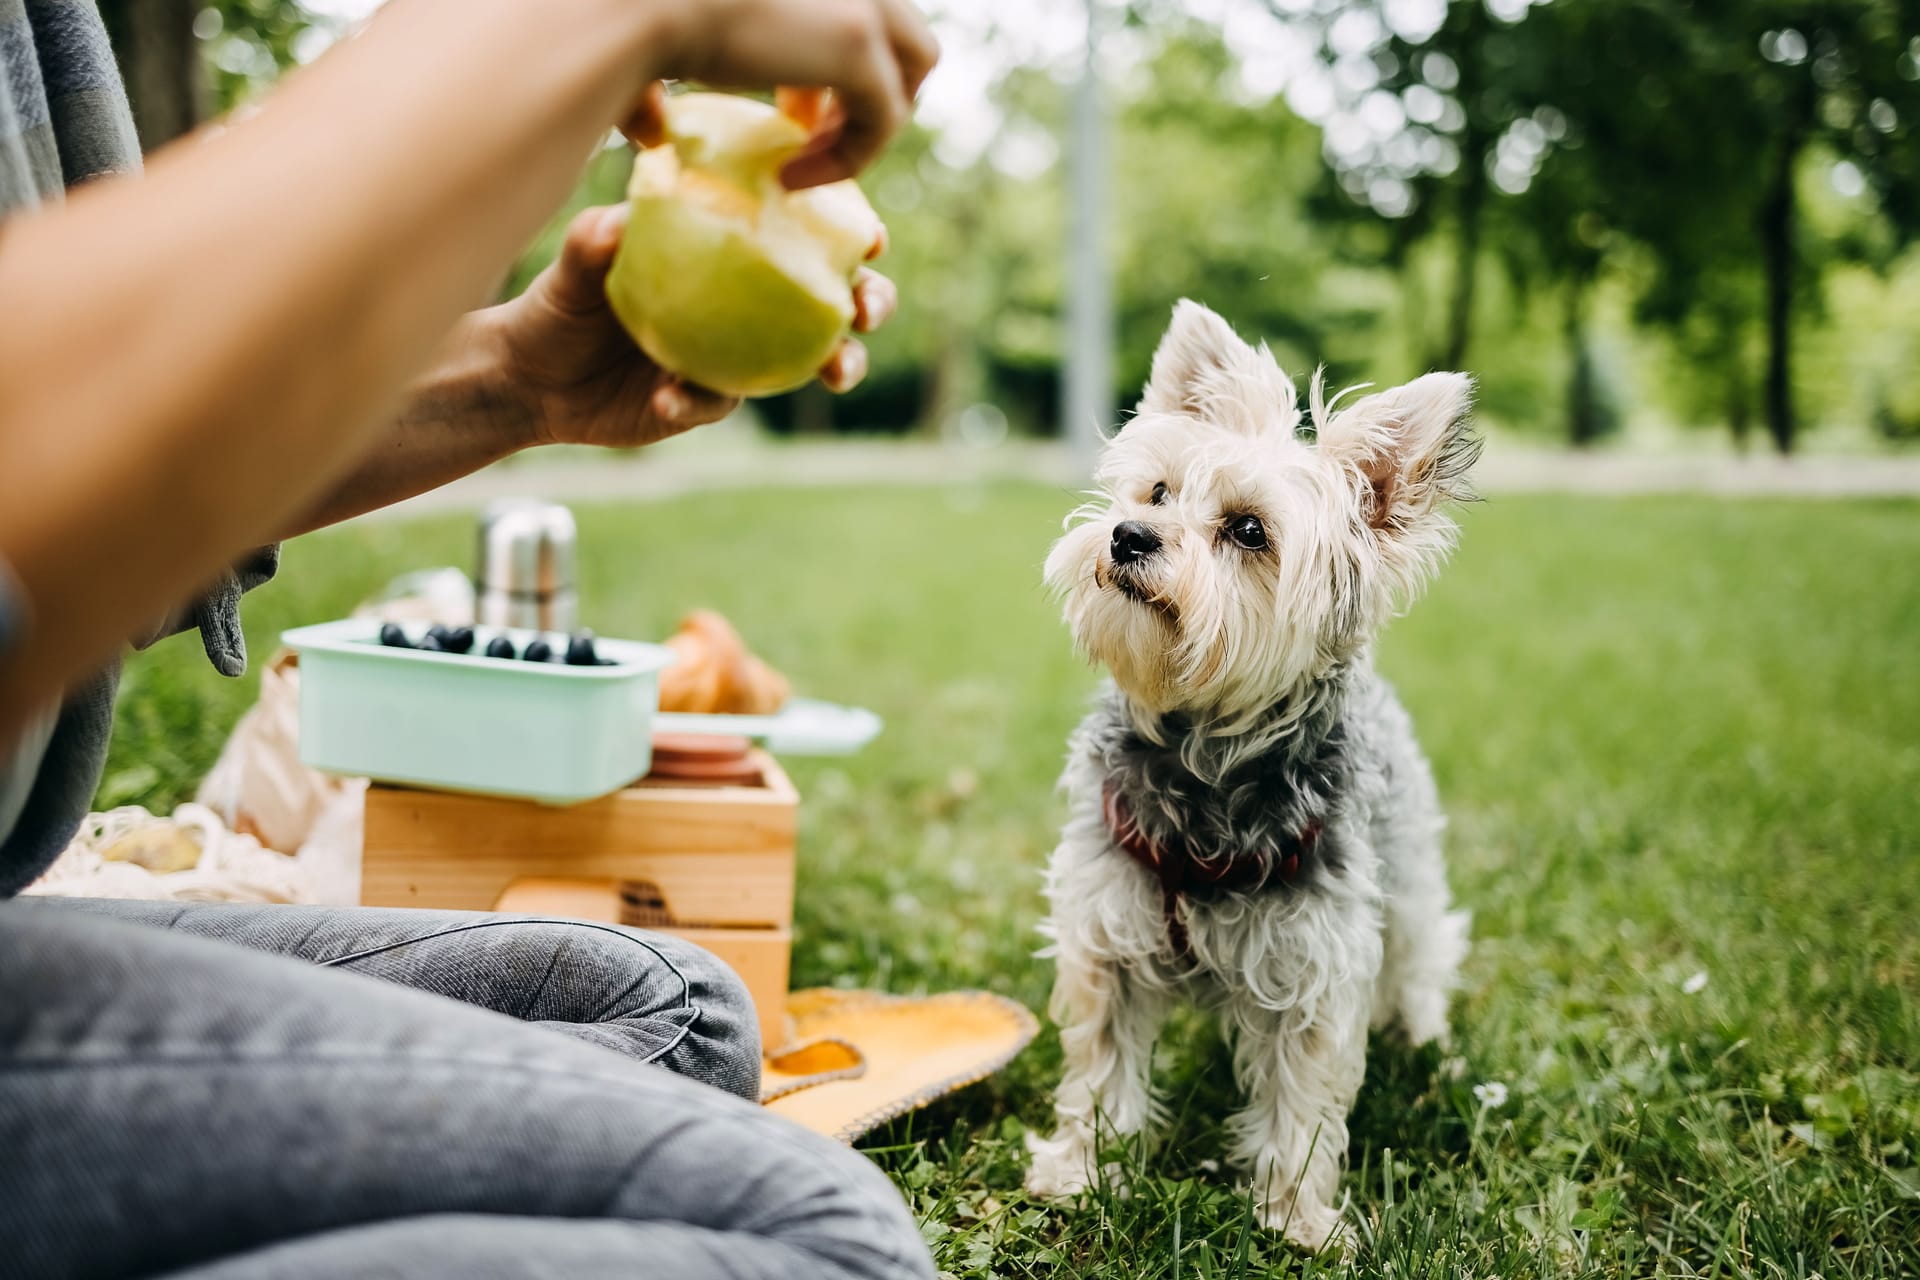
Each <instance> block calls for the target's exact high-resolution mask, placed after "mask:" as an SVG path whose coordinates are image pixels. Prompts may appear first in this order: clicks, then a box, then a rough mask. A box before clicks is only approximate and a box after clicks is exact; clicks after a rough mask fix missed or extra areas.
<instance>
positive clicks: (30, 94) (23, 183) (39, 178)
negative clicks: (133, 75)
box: [0, 0, 140, 214]
mask: <svg viewBox="0 0 1920 1280" xmlns="http://www.w3.org/2000/svg"><path fill="white" fill-rule="evenodd" d="M0 79H4V81H5V84H4V85H0V89H4V92H0V214H5V213H8V212H11V211H12V210H15V209H19V208H31V207H32V206H34V205H37V204H42V203H45V202H48V201H57V200H59V199H60V198H61V194H62V193H63V192H64V191H65V190H66V188H68V187H71V186H75V185H77V184H79V183H82V182H86V181H89V180H90V179H93V178H98V177H102V176H105V175H107V174H113V173H128V172H132V171H135V170H138V169H139V168H140V141H139V138H138V137H137V136H136V135H135V133H134V129H133V113H132V111H130V110H129V109H128V107H127V95H126V91H125V90H124V89H123V88H122V87H121V84H120V72H119V68H118V67H117V66H116V65H115V63H114V60H113V48H112V46H111V45H110V44H109V43H108V41H107V31H106V27H105V26H103V25H102V24H101V22H100V14H99V12H98V10H97V9H96V8H95V7H94V3H93V0H0Z"/></svg>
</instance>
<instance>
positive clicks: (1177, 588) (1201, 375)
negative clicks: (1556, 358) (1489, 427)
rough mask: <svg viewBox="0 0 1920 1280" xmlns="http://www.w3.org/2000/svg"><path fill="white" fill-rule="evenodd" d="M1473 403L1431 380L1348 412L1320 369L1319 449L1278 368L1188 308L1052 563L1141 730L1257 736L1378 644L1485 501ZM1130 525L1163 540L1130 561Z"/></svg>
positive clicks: (1451, 381)
mask: <svg viewBox="0 0 1920 1280" xmlns="http://www.w3.org/2000/svg"><path fill="white" fill-rule="evenodd" d="M1469 401H1470V383H1469V381H1468V379H1467V378H1466V377H1464V376H1463V375H1460V374H1429V375H1428V376H1426V377H1424V378H1420V379H1417V380H1415V381H1414V382H1411V383H1408V384H1407V385H1406V386H1403V387H1400V388H1398V389H1396V390H1393V391H1388V392H1385V393H1382V394H1378V395H1372V396H1367V397H1364V398H1362V399H1359V400H1357V401H1355V402H1354V403H1352V404H1350V405H1348V406H1347V407H1346V408H1344V409H1339V410H1338V411H1337V412H1336V411H1335V410H1336V406H1334V405H1329V404H1327V403H1325V401H1324V399H1323V396H1322V391H1321V385H1320V382H1319V379H1318V378H1317V377H1316V379H1315V381H1314V386H1313V395H1312V404H1311V418H1312V424H1313V427H1314V430H1315V435H1316V437H1317V438H1316V439H1315V440H1312V441H1309V440H1305V439H1302V438H1301V436H1300V434H1299V427H1300V409H1299V405H1298V402H1297V395H1296V392H1295V389H1294V384H1293V382H1292V380H1291V379H1289V378H1288V377H1287V375H1286V374H1284V373H1283V372H1281V370H1280V368H1279V366H1278V365H1277V364H1275V363H1274V360H1273V357H1272V356H1271V355H1270V354H1268V352H1267V351H1266V350H1265V349H1264V348H1261V349H1257V350H1256V349H1255V348H1253V347H1251V346H1249V345H1248V344H1246V343H1245V342H1243V341H1241V339H1240V338H1239V337H1238V336H1236V335H1235V334H1234V332H1233V331H1232V329H1230V328H1229V327H1228V326H1227V325H1226V323H1225V322H1224V321H1222V320H1221V319H1220V318H1219V317H1218V316H1216V315H1214V314H1213V313H1212V312H1211V311H1208V310H1207V309H1206V308H1204V307H1201V306H1198V305H1197V304H1194V303H1191V302H1183V303H1181V304H1180V306H1179V307H1178V308H1176V309H1175V312H1174V320H1173V326H1172V328H1171V330H1170V331H1169V332H1168V334H1167V337H1166V339H1165V340H1164V341H1163V342H1162V344H1161V346H1160V349H1159V351H1158V353H1157V354H1156V355H1155V357H1154V364H1153V377H1152V381H1151V382H1150V383H1149V384H1148V387H1147V391H1146V394H1145V396H1144V398H1143V399H1142V401H1141V406H1140V412H1139V413H1138V414H1137V415H1136V416H1135V417H1134V418H1133V420H1132V421H1130V422H1129V423H1128V424H1127V425H1126V427H1125V429H1124V430H1122V431H1121V432H1120V434H1119V435H1118V436H1117V437H1116V438H1115V439H1114V441H1113V442H1112V443H1111V444H1110V445H1109V446H1108V447H1107V450H1106V452H1105V454H1104V455H1103V456H1102V458H1101V461H1100V466H1099V470H1098V472H1097V475H1096V479H1097V482H1098V485H1099V489H1098V492H1097V494H1096V495H1095V496H1094V498H1093V500H1092V501H1090V502H1088V503H1087V504H1086V505H1084V506H1082V507H1081V508H1080V509H1079V510H1078V511H1076V512H1075V513H1074V514H1073V516H1071V517H1069V526H1070V527H1069V529H1068V531H1067V533H1066V535H1065V536H1064V537H1062V538H1061V539H1060V540H1059V542H1058V543H1056V544H1055V546H1054V548H1053V552H1052V554H1051V555H1050V556H1049V557H1048V558H1047V566H1046V578H1047V582H1048V584H1049V585H1050V586H1051V587H1052V588H1053V589H1054V590H1056V591H1057V592H1059V593H1060V595H1061V596H1062V598H1063V600H1064V604H1065V609H1066V615H1067V621H1068V624H1069V625H1070V626H1071V628H1072V630H1073V634H1074V638H1075V640H1076V641H1077V642H1078V643H1079V644H1080V646H1081V647H1082V648H1083V649H1084V650H1085V651H1086V652H1087V654H1088V655H1089V656H1090V657H1091V658H1093V659H1094V660H1095V661H1097V662H1100V663H1102V664H1104V665H1105V666H1106V667H1107V669H1108V670H1109V671H1110V672H1111V673H1112V674H1113V678H1114V681H1115V682H1116V683H1117V684H1118V685H1119V687H1120V688H1121V690H1122V691H1123V692H1124V693H1125V694H1126V695H1127V697H1128V698H1129V699H1130V700H1131V701H1132V703H1133V704H1134V706H1135V707H1136V708H1137V709H1138V711H1139V712H1140V713H1141V715H1142V717H1143V719H1151V718H1153V717H1155V716H1159V715H1164V714H1166V713H1168V712H1172V711H1180V712H1185V713H1187V714H1188V715H1189V716H1191V717H1193V718H1194V719H1195V720H1196V721H1198V722H1199V723H1201V724H1204V725H1206V726H1208V727H1209V728H1210V730H1211V731H1212V732H1214V733H1216V734H1219V735H1232V734H1234V733H1237V732H1241V731H1243V730H1244V729H1246V728H1248V727H1250V726H1251V725H1252V724H1253V723H1254V722H1255V721H1256V720H1258V719H1261V718H1264V717H1265V716H1266V713H1268V712H1269V711H1270V710H1271V709H1272V708H1273V707H1274V706H1275V705H1276V704H1277V703H1280V702H1283V701H1285V700H1287V698H1288V697H1289V695H1290V694H1296V693H1298V692H1299V691H1300V690H1301V689H1302V687H1303V686H1304V685H1306V684H1308V683H1310V682H1312V681H1313V680H1315V679H1318V678H1319V677H1321V676H1323V675H1324V674H1325V673H1326V672H1328V671H1329V670H1331V669H1332V668H1333V667H1334V666H1336V665H1337V664H1338V663H1340V662H1341V661H1343V660H1345V659H1347V658H1350V657H1351V656H1352V655H1353V654H1354V653H1355V652H1357V651H1358V650H1359V649H1360V648H1361V647H1363V646H1364V645H1365V644H1366V643H1367V641H1368V640H1369V639H1370V638H1371V636H1372V635H1373V633H1374V632H1375V630H1377V629H1378V627H1379V626H1380V624H1381V623H1382V622H1384V621H1385V620H1386V618H1387V617H1388V616H1389V615H1390V614H1391V613H1392V612H1393V611H1394V609H1395V608H1396V607H1397V606H1399V605H1403V604H1405V603H1406V602H1408V601H1410V600H1411V599H1412V597H1413V596H1414V595H1415V594H1417V592H1418V591H1419V589H1420V587H1421V586H1422V585H1423V583H1424V582H1425V580H1426V578H1427V576H1428V575H1429V574H1430V573H1431V572H1432V570H1433V569H1434V568H1435V567H1436V566H1437V564H1438V563H1439V561H1440V560H1441V559H1442V558H1443V557H1444V556H1445V554H1446V552H1447V551H1448V549H1449V548H1450V547H1451V546H1452V544H1453V537H1454V525H1453V522H1452V520H1451V519H1449V518H1448V516H1447V515H1446V513H1445V511H1444V506H1445V504H1447V503H1448V502H1450V501H1457V500H1460V499H1462V498H1465V497H1468V496H1470V495H1469V493H1468V492H1467V489H1466V483H1465V474H1466V471H1467V469H1468V467H1470V466H1471V465H1472V463H1473V460H1474V458H1475V456H1477V453H1478V446H1477V444H1476V443H1475V441H1474V439H1473V437H1472V436H1471V435H1470V434H1469V433H1468V431H1467V428H1466V417H1467V411H1468V407H1469ZM1159 486H1164V487H1165V489H1164V492H1165V496H1164V498H1163V499H1162V500H1161V501H1160V502H1158V503H1156V502H1155V501H1154V500H1153V498H1154V493H1155V490H1156V488H1157V487H1159ZM1244 515H1252V516H1255V517H1257V518H1258V519H1259V520H1260V521H1261V524H1262V526H1263V527H1264V530H1265V533H1266V538H1267V546H1266V547H1265V548H1264V549H1262V550H1255V551H1249V550H1247V549H1245V548H1243V547H1241V546H1239V545H1238V544H1236V543H1235V542H1234V541H1233V540H1232V539H1231V538H1230V537H1229V536H1228V534H1227V529H1226V526H1227V525H1228V523H1229V522H1230V521H1231V520H1233V519H1236V518H1238V517H1240V516H1244ZM1122 521H1138V522H1140V523H1142V524H1145V525H1146V526H1148V527H1149V528H1150V529H1152V530H1153V532H1154V533H1156V534H1157V535H1158V536H1159V540H1160V549H1159V550H1158V551H1156V552H1154V553H1152V554H1151V555H1149V556H1147V557H1146V558H1144V559H1142V560H1139V561H1136V562H1133V563H1130V564H1117V563H1116V562H1115V559H1114V555H1113V545H1112V544H1113V536H1114V529H1115V526H1117V525H1118V524H1120V523H1121V522H1122Z"/></svg>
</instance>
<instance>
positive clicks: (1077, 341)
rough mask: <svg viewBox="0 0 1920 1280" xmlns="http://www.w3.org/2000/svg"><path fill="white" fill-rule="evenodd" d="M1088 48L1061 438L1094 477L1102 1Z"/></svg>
mask: <svg viewBox="0 0 1920 1280" xmlns="http://www.w3.org/2000/svg"><path fill="white" fill-rule="evenodd" d="M1085 4H1086V10H1087V47H1086V54H1085V60H1084V62H1083V63H1082V66H1081V70H1080V84H1079V87H1078V88H1077V89H1075V91H1074V95H1073V124H1072V133H1071V138H1070V140H1069V144H1068V147H1067V181H1068V184H1069V186H1070V187H1071V188H1072V193H1073V196H1072V199H1073V203H1072V214H1071V216H1070V217H1069V218H1068V220H1067V246H1066V247H1067V264H1068V275H1067V332H1066V349H1067V369H1066V374H1067V376H1066V404H1065V406H1064V409H1063V412H1064V415H1065V419H1064V421H1063V423H1062V432H1063V434H1064V435H1065V436H1066V440H1067V445H1068V447H1069V448H1070V449H1071V450H1072V451H1073V456H1074V460H1075V463H1076V465H1077V466H1078V467H1079V468H1080V469H1081V470H1082V471H1084V472H1085V473H1086V474H1088V475H1091V474H1092V473H1093V459H1094V455H1095V454H1097V453H1098V452H1099V450H1100V444H1101V441H1102V439H1103V433H1104V432H1105V431H1106V430H1107V428H1108V427H1109V426H1110V425H1111V424H1112V422H1113V417H1114V411H1113V294H1112V287H1111V281H1110V279H1109V274H1108V263H1107V230H1108V227H1107V216H1106V214H1107V194H1106V192H1107V176H1108V174H1107V171H1108V166H1109V159H1110V157H1109V156H1108V153H1107V129H1106V115H1105V108H1104V107H1103V106H1102V104H1101V101H1100V67H1099V54H1100V36H1101V32H1102V28H1103V27H1104V26H1105V22H1106V10H1107V5H1106V3H1105V0H1085Z"/></svg>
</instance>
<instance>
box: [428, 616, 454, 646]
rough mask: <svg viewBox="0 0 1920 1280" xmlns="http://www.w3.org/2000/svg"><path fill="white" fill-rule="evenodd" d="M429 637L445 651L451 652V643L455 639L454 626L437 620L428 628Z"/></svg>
mask: <svg viewBox="0 0 1920 1280" xmlns="http://www.w3.org/2000/svg"><path fill="white" fill-rule="evenodd" d="M427 639H429V640H431V641H433V642H434V643H435V644H437V645H438V646H440V648H441V649H443V650H445V651H448V652H451V651H452V650H453V645H452V644H451V643H449V642H450V641H451V640H452V639H453V628H452V627H449V626H445V625H443V624H441V623H438V622H436V623H434V624H433V625H432V626H430V627H428V628H427Z"/></svg>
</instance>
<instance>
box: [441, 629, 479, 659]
mask: <svg viewBox="0 0 1920 1280" xmlns="http://www.w3.org/2000/svg"><path fill="white" fill-rule="evenodd" d="M440 643H442V644H444V645H446V646H447V649H448V650H449V651H450V652H453V653H471V652H473V628H472V627H455V628H454V629H453V634H451V635H449V636H448V637H447V638H446V639H445V640H443V641H441V642H440Z"/></svg>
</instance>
